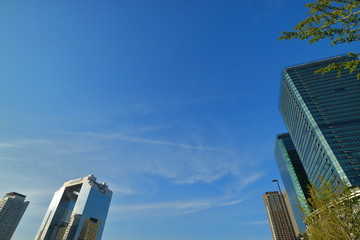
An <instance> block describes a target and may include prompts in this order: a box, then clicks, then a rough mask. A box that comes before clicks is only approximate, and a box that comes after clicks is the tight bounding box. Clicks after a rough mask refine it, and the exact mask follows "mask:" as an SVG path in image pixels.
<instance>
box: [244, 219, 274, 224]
mask: <svg viewBox="0 0 360 240" xmlns="http://www.w3.org/2000/svg"><path fill="white" fill-rule="evenodd" d="M264 224H269V222H268V221H267V220H261V221H255V222H245V223H240V224H239V225H264Z"/></svg>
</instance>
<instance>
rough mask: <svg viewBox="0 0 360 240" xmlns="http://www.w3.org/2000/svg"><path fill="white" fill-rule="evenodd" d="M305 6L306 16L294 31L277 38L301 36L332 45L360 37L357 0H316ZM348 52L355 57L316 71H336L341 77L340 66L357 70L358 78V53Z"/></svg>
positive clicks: (359, 8) (359, 4)
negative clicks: (326, 40) (306, 9)
mask: <svg viewBox="0 0 360 240" xmlns="http://www.w3.org/2000/svg"><path fill="white" fill-rule="evenodd" d="M305 6H306V7H308V8H309V12H308V17H307V18H306V19H305V20H303V21H301V22H300V23H298V24H297V25H296V26H295V28H294V29H293V30H294V31H292V32H282V36H280V38H279V39H280V40H282V39H287V40H290V39H300V40H308V41H309V43H315V42H317V41H319V40H321V39H328V40H330V41H331V44H332V45H336V44H341V43H351V42H354V41H359V40H360V27H359V23H360V0H316V1H315V2H311V3H308V4H306V5H305ZM349 55H350V56H352V57H354V60H351V61H348V62H345V63H334V64H331V65H329V66H327V67H325V68H322V69H319V70H318V71H317V73H323V74H324V73H326V72H329V71H332V70H336V71H338V76H340V75H341V72H342V70H343V69H348V70H349V71H350V72H356V73H357V77H358V78H360V73H359V70H360V69H359V68H360V60H359V57H360V54H359V53H349Z"/></svg>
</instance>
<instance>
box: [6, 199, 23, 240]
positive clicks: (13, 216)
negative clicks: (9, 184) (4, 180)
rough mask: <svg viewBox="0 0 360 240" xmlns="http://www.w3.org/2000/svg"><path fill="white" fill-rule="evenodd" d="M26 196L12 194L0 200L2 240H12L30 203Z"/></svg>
mask: <svg viewBox="0 0 360 240" xmlns="http://www.w3.org/2000/svg"><path fill="white" fill-rule="evenodd" d="M25 198H26V196H25V195H22V194H20V193H17V192H10V193H7V194H5V196H4V197H3V198H2V199H1V200H0V239H1V240H10V239H11V237H12V235H13V234H14V232H15V230H16V227H17V226H18V224H19V222H20V220H21V218H22V216H23V215H24V212H25V210H26V208H27V207H28V205H29V201H25Z"/></svg>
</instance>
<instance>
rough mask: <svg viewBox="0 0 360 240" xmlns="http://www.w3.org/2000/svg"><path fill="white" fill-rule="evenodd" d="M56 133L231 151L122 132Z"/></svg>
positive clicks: (195, 148) (193, 148)
mask: <svg viewBox="0 0 360 240" xmlns="http://www.w3.org/2000/svg"><path fill="white" fill-rule="evenodd" d="M57 133H60V134H65V135H75V136H76V135H77V136H88V137H93V138H98V139H108V140H121V141H128V142H140V143H148V144H153V145H167V146H173V147H179V148H184V149H192V150H199V151H220V152H225V153H231V152H232V151H230V150H227V149H224V148H218V147H207V146H201V145H189V144H184V143H177V142H172V141H164V140H157V139H148V138H141V137H133V136H127V135H124V134H122V133H115V134H100V133H96V132H64V131H60V132H59V131H58V132H57Z"/></svg>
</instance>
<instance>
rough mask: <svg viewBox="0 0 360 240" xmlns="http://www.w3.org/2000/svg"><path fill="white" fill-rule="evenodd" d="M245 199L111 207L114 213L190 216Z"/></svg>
mask: <svg viewBox="0 0 360 240" xmlns="http://www.w3.org/2000/svg"><path fill="white" fill-rule="evenodd" d="M242 201H243V199H236V200H232V201H229V200H226V199H222V198H218V199H204V200H188V201H168V202H155V203H145V204H133V205H116V206H112V207H111V211H112V212H113V213H122V212H143V213H144V214H146V213H147V212H148V211H154V210H156V211H161V210H167V211H168V210H173V213H174V211H175V212H176V213H180V214H188V213H192V212H196V211H201V210H205V209H209V208H215V207H225V206H232V205H236V204H239V203H241V202H242Z"/></svg>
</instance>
